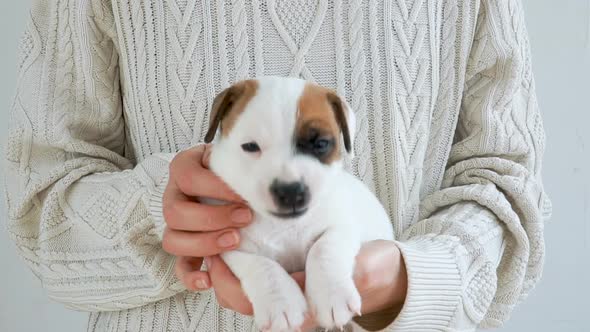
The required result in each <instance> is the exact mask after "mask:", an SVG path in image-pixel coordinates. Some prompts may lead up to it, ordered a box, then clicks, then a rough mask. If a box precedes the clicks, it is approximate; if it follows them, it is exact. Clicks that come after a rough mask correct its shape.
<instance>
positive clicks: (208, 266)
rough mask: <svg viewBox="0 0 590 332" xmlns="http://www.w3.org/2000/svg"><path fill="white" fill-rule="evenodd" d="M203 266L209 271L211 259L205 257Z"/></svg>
mask: <svg viewBox="0 0 590 332" xmlns="http://www.w3.org/2000/svg"><path fill="white" fill-rule="evenodd" d="M205 265H207V270H210V269H211V265H212V264H211V257H209V256H207V257H205Z"/></svg>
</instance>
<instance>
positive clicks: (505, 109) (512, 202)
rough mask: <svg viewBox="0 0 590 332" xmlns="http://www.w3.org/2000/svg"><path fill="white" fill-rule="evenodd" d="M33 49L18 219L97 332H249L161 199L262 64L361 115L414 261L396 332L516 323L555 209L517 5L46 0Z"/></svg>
mask: <svg viewBox="0 0 590 332" xmlns="http://www.w3.org/2000/svg"><path fill="white" fill-rule="evenodd" d="M20 51H21V57H20V62H19V64H18V66H19V68H20V76H19V78H18V83H17V84H18V90H17V93H16V97H15V99H14V102H13V105H12V112H11V119H10V130H9V137H8V145H7V149H6V151H7V153H6V156H5V164H6V173H5V174H6V188H5V189H6V192H7V206H8V211H9V218H8V229H9V231H10V234H11V236H12V239H13V240H14V243H15V244H16V247H17V248H18V251H19V253H20V254H21V255H22V257H23V259H24V261H25V262H26V263H27V264H28V266H29V267H30V269H31V270H32V271H33V272H34V273H35V274H36V275H37V276H38V277H39V278H40V279H41V280H42V282H43V286H44V287H45V289H46V291H47V293H48V294H49V296H50V297H51V298H52V299H54V300H56V301H59V302H61V303H64V304H65V305H67V306H68V307H70V308H74V309H78V310H84V311H89V312H91V313H90V319H89V331H234V330H235V331H250V330H252V329H253V326H252V321H251V320H250V318H249V317H243V316H240V315H238V314H235V313H233V312H231V311H229V310H225V309H220V308H219V307H218V306H217V304H216V301H215V297H214V295H213V293H212V292H210V291H205V292H187V291H186V289H184V288H183V286H182V284H181V283H180V282H179V281H178V280H177V279H176V278H175V276H174V273H173V265H174V259H173V257H171V256H169V255H168V254H166V253H165V252H164V251H163V250H162V248H161V245H160V236H161V233H162V229H163V220H162V212H161V195H162V190H163V187H164V185H165V184H166V181H167V171H168V163H169V160H170V159H171V156H172V155H173V154H172V153H174V152H176V151H179V150H181V149H184V148H187V147H189V146H191V145H193V144H196V143H199V142H201V140H202V138H203V135H204V133H205V130H206V127H207V119H208V115H209V109H210V106H211V102H212V99H213V97H214V96H215V94H216V93H217V92H219V91H220V90H221V89H222V88H224V87H226V86H227V85H228V84H230V83H231V82H234V81H236V80H238V79H242V78H247V77H253V76H256V75H262V74H271V75H294V76H301V77H303V78H305V79H309V80H312V81H316V82H318V83H320V84H323V85H326V86H328V87H332V88H334V89H335V90H336V91H337V92H338V93H340V94H341V95H343V96H345V97H346V98H347V100H348V101H349V102H350V104H351V105H352V107H353V108H354V110H355V112H356V114H357V117H358V125H357V128H356V130H357V132H358V134H357V139H356V141H355V149H356V157H355V158H354V159H353V160H352V161H350V162H349V163H348V166H349V167H350V169H351V171H352V172H353V173H354V174H355V175H357V176H359V177H360V178H361V179H362V180H363V181H364V182H365V183H366V184H367V185H368V186H369V187H370V188H371V189H372V190H373V191H374V192H375V193H376V194H377V195H378V197H379V198H380V200H381V202H382V203H383V204H384V205H385V206H386V208H387V210H388V212H389V215H390V217H391V220H392V223H393V225H394V227H395V231H396V234H397V240H398V244H399V246H400V248H401V250H402V252H403V255H404V258H405V263H406V265H407V271H408V278H409V289H408V294H407V299H406V302H405V306H404V308H403V310H402V312H401V313H400V314H399V316H397V318H396V319H395V321H394V322H393V323H392V325H391V327H390V329H391V330H392V331H418V330H420V331H426V330H428V331H431V330H445V331H449V330H457V331H467V330H473V329H475V328H476V327H478V326H483V327H488V326H498V325H501V324H502V323H503V322H504V321H506V320H507V319H508V318H509V316H510V314H511V312H512V310H513V309H514V307H515V305H516V304H517V303H518V302H519V301H520V300H522V299H523V298H524V297H526V295H527V294H528V293H529V292H530V291H531V289H532V287H533V286H534V285H535V283H536V282H537V281H538V280H539V278H540V276H541V271H542V267H543V257H544V242H543V223H544V221H545V219H546V218H547V217H548V216H549V215H550V203H549V200H548V199H547V197H546V196H545V194H544V192H543V187H542V183H541V159H542V154H543V149H544V133H543V126H542V123H541V118H540V115H539V111H538V107H537V102H536V98H535V92H534V83H533V77H532V73H531V61H530V56H529V44H528V40H527V35H526V29H525V26H524V21H523V15H522V8H521V4H520V2H519V1H518V0H505V1H495V0H444V1H440V0H395V1H394V0H365V1H363V0H344V1H337V0H295V1H294V0H166V1H161V0H35V1H34V5H33V8H32V11H31V15H30V19H29V20H28V23H27V25H26V31H25V33H24V36H23V38H22V42H21V48H20ZM359 222H362V221H359Z"/></svg>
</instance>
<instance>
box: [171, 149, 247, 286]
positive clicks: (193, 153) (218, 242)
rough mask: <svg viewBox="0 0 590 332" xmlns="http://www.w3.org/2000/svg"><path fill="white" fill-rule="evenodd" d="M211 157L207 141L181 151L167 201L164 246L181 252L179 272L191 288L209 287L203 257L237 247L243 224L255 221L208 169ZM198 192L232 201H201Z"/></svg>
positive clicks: (174, 161)
mask: <svg viewBox="0 0 590 332" xmlns="http://www.w3.org/2000/svg"><path fill="white" fill-rule="evenodd" d="M209 156H210V148H209V147H208V146H206V145H200V146H197V147H195V148H192V149H189V150H186V151H183V152H180V153H178V154H177V155H176V157H175V158H174V160H172V162H171V163H170V178H169V181H168V184H167V186H166V189H165V191H164V197H163V202H162V204H163V214H164V219H165V221H166V229H165V231H164V237H163V240H162V247H163V248H164V250H165V251H166V252H168V253H170V254H172V255H175V256H177V261H176V266H175V272H176V276H177V277H178V278H179V279H180V280H181V281H182V282H183V283H184V285H185V286H186V287H187V288H188V289H190V290H202V289H206V288H209V287H210V285H211V280H210V279H209V276H208V274H207V272H204V271H200V267H201V264H202V262H203V257H205V256H211V255H217V254H219V253H222V252H224V251H228V250H232V249H235V248H236V247H237V246H238V244H239V240H240V238H239V232H238V228H240V227H244V226H246V225H248V224H249V223H250V222H251V220H252V213H251V211H250V209H249V208H248V207H247V205H246V203H245V202H244V200H243V199H242V198H241V197H239V196H238V195H237V194H236V193H234V192H233V191H232V190H231V189H230V188H229V187H228V186H227V185H226V184H225V183H224V182H223V181H221V179H219V178H218V177H217V176H216V175H215V174H214V173H213V172H211V171H210V170H209V169H208V167H209ZM197 197H205V198H213V199H216V200H221V201H225V202H228V204H226V205H207V204H201V203H200V202H199V201H198V199H197Z"/></svg>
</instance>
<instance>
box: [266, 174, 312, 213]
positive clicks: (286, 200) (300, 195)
mask: <svg viewBox="0 0 590 332" xmlns="http://www.w3.org/2000/svg"><path fill="white" fill-rule="evenodd" d="M270 193H271V195H272V198H273V200H274V202H275V205H276V206H277V207H278V209H279V211H278V212H273V213H272V214H274V215H275V216H277V217H280V218H296V217H299V216H301V215H303V214H304V213H305V212H306V211H307V205H308V204H309V200H310V198H311V197H310V196H311V195H310V192H309V187H308V186H307V185H306V184H305V183H303V182H301V181H297V182H288V183H285V182H281V181H279V180H274V181H273V183H272V185H271V186H270Z"/></svg>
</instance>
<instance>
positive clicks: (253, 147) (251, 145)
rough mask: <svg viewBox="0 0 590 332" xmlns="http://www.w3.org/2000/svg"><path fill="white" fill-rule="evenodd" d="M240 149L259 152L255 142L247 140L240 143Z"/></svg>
mask: <svg viewBox="0 0 590 332" xmlns="http://www.w3.org/2000/svg"><path fill="white" fill-rule="evenodd" d="M242 150H244V151H246V152H251V153H254V152H260V147H259V146H258V144H257V143H256V142H249V143H244V144H242Z"/></svg>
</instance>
